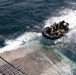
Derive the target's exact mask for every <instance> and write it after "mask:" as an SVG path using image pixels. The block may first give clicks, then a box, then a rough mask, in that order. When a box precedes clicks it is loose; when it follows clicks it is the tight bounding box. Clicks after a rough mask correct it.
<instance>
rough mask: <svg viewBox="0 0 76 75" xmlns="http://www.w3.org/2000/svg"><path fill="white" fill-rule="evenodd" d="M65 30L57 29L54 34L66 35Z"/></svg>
mask: <svg viewBox="0 0 76 75" xmlns="http://www.w3.org/2000/svg"><path fill="white" fill-rule="evenodd" d="M64 33H65V31H64V30H57V31H56V32H54V36H56V37H58V36H61V35H64Z"/></svg>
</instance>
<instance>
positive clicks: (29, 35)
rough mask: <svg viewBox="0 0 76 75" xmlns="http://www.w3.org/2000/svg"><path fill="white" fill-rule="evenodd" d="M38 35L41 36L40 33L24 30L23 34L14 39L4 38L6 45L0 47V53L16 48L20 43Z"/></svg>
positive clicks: (24, 42) (33, 38)
mask: <svg viewBox="0 0 76 75" xmlns="http://www.w3.org/2000/svg"><path fill="white" fill-rule="evenodd" d="M40 36H41V33H36V32H26V33H24V34H23V35H21V36H19V37H18V38H16V39H15V40H8V41H7V40H6V41H5V44H6V46H5V47H3V48H0V53H2V52H5V51H10V50H13V49H17V48H19V47H21V46H22V44H26V43H27V42H29V41H32V40H35V39H37V38H38V37H40Z"/></svg>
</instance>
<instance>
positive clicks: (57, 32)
mask: <svg viewBox="0 0 76 75" xmlns="http://www.w3.org/2000/svg"><path fill="white" fill-rule="evenodd" d="M68 30H69V23H67V22H65V21H64V20H63V21H60V22H59V23H56V22H55V23H54V24H53V25H50V26H49V27H46V28H44V29H43V31H42V34H43V36H44V37H45V38H47V39H51V40H55V39H59V38H61V37H62V36H64V35H65V34H66V33H67V32H68Z"/></svg>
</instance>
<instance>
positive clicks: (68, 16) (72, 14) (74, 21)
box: [45, 9, 76, 28]
mask: <svg viewBox="0 0 76 75" xmlns="http://www.w3.org/2000/svg"><path fill="white" fill-rule="evenodd" d="M58 14H59V15H60V16H58V17H57V16H56V17H55V16H54V17H52V18H49V19H48V20H47V21H45V27H47V26H49V25H50V24H52V23H54V22H59V21H62V20H65V21H66V22H68V23H69V24H70V26H69V28H74V27H75V28H76V10H72V9H64V10H63V11H60V12H59V13H58Z"/></svg>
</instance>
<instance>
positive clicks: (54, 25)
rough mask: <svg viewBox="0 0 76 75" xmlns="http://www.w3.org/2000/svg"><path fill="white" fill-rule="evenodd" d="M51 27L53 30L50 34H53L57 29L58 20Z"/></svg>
mask: <svg viewBox="0 0 76 75" xmlns="http://www.w3.org/2000/svg"><path fill="white" fill-rule="evenodd" d="M49 28H50V30H51V32H50V34H53V33H54V32H55V31H56V22H55V23H54V24H53V25H51V26H50V27H49Z"/></svg>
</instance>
